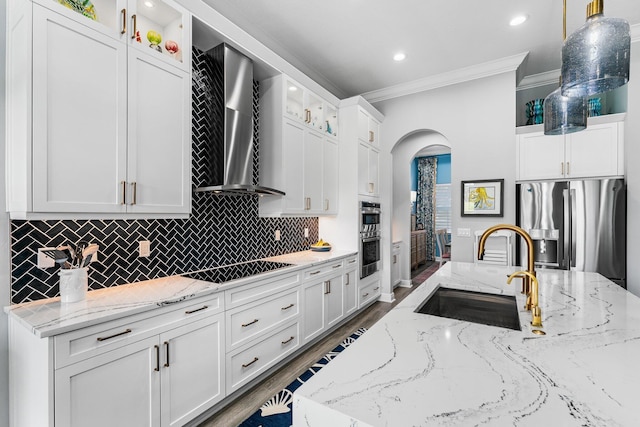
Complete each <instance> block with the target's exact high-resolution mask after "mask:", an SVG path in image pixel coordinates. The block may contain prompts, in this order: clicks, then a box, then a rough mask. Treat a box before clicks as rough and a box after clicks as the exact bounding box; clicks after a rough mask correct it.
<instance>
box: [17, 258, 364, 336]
mask: <svg viewBox="0 0 640 427" xmlns="http://www.w3.org/2000/svg"><path fill="white" fill-rule="evenodd" d="M355 254H356V252H353V251H343V250H336V249H333V250H331V251H330V252H312V251H310V250H308V251H301V252H294V253H290V254H284V255H279V256H274V257H269V258H264V260H267V261H275V262H284V263H288V264H292V266H290V267H285V268H281V269H278V270H273V271H269V272H266V273H261V274H257V275H254V276H249V277H245V278H242V279H237V280H232V281H230V282H226V283H223V284H219V283H211V282H205V281H202V280H196V279H191V278H188V277H183V276H180V275H175V276H167V277H162V278H158V279H152V280H145V281H141V282H136V283H130V284H125V285H118V286H113V287H110V288H105V289H97V290H92V291H89V292H87V297H86V299H84V300H82V301H78V302H73V303H62V302H61V301H60V297H56V298H48V299H42V300H38V301H33V302H28V303H23V304H16V305H11V306H8V307H5V312H6V313H7V314H8V315H9V316H11V317H12V318H14V319H16V320H18V321H19V322H20V323H21V324H22V325H23V326H25V327H27V328H28V329H29V330H31V331H32V332H33V333H34V334H35V335H36V336H38V337H40V338H44V337H49V336H53V335H58V334H61V333H65V332H69V331H73V330H76V329H80V328H84V327H87V326H91V325H95V324H98V323H101V322H105V321H109V320H114V319H118V318H122V317H125V316H130V315H133V314H137V313H143V312H146V311H149V310H154V309H158V308H161V307H164V306H167V305H171V304H173V303H175V302H181V301H188V300H190V299H194V298H198V297H203V296H207V295H211V294H214V293H216V292H220V291H224V290H225V289H230V288H232V287H236V286H242V285H245V284H248V283H251V282H252V281H255V280H263V279H268V278H270V277H276V276H277V275H284V274H289V273H293V272H295V271H298V270H302V269H304V268H308V267H312V266H314V265H317V264H319V263H324V262H327V261H331V260H332V259H336V260H337V259H342V258H345V257H348V256H352V255H355ZM89 280H91V273H89Z"/></svg>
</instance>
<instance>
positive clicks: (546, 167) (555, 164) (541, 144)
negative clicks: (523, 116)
mask: <svg viewBox="0 0 640 427" xmlns="http://www.w3.org/2000/svg"><path fill="white" fill-rule="evenodd" d="M517 151H518V168H517V174H516V175H517V176H516V179H519V180H529V179H554V178H563V174H564V136H563V135H545V134H543V133H542V132H536V133H528V134H523V135H519V136H518V146H517Z"/></svg>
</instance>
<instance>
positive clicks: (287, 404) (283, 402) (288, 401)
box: [240, 328, 367, 427]
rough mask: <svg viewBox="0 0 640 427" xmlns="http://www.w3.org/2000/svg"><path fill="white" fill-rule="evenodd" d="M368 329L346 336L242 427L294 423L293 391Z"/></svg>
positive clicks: (288, 426) (288, 424) (265, 404)
mask: <svg viewBox="0 0 640 427" xmlns="http://www.w3.org/2000/svg"><path fill="white" fill-rule="evenodd" d="M366 331H367V330H366V329H365V328H360V329H358V330H357V331H355V332H354V333H353V334H351V335H350V336H349V337H347V338H345V339H344V341H342V342H341V343H340V345H338V346H337V347H336V348H334V349H333V350H331V351H330V352H329V353H327V354H325V355H324V357H323V358H322V359H320V360H318V361H317V362H316V363H314V364H313V365H312V366H311V367H310V368H309V369H307V370H306V371H305V372H304V373H303V374H302V375H300V376H299V377H298V378H296V379H295V380H294V381H293V382H292V383H291V384H289V385H288V386H287V388H285V389H282V390H280V392H279V393H277V394H276V395H275V396H273V397H272V398H271V399H269V400H267V401H266V402H265V403H264V404H263V405H262V406H261V407H260V409H258V410H257V411H256V412H254V413H253V415H251V416H250V417H249V418H247V419H246V420H245V421H244V422H243V423H242V424H240V427H290V426H291V423H292V419H293V418H292V414H293V412H292V411H293V408H292V402H293V392H294V391H296V389H297V388H298V387H300V386H301V385H302V384H304V383H305V382H307V381H308V380H309V378H311V377H312V376H314V375H315V374H316V373H317V372H318V371H319V370H320V369H322V368H324V367H325V365H326V364H327V363H329V362H331V361H332V360H333V359H334V358H335V357H336V356H337V355H338V354H340V352H341V351H343V350H344V349H345V348H347V347H349V346H350V345H351V344H352V343H353V342H354V341H355V340H357V339H358V338H360V336H361V335H362V334H364V333H365V332H366Z"/></svg>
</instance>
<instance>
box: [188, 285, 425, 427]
mask: <svg viewBox="0 0 640 427" xmlns="http://www.w3.org/2000/svg"><path fill="white" fill-rule="evenodd" d="M415 288H416V286H413V287H411V288H403V287H397V288H395V289H394V293H395V298H396V300H395V301H394V302H393V303H384V302H376V303H374V304H372V305H371V306H369V307H368V308H367V309H365V310H364V311H363V312H362V313H359V314H358V315H357V316H355V317H354V318H352V319H350V320H349V321H347V322H346V323H345V324H343V325H341V326H339V327H338V328H336V329H335V330H334V331H333V332H332V333H330V334H329V335H327V336H326V337H324V338H323V339H321V340H320V341H318V342H317V343H315V344H314V345H312V346H311V347H310V348H309V349H308V350H306V351H304V352H303V353H301V354H300V355H298V356H297V357H296V358H294V359H293V360H291V362H289V363H288V364H286V365H285V366H284V367H282V368H280V369H279V370H278V371H276V372H274V373H273V374H272V375H270V376H269V377H267V378H266V379H265V380H263V381H261V382H260V383H258V384H256V385H255V386H254V387H253V388H251V389H250V390H248V391H247V392H246V393H244V394H243V395H242V396H240V397H239V398H237V399H236V400H234V401H233V402H232V403H231V404H229V405H228V406H226V407H225V408H223V409H221V410H220V411H218V412H217V413H216V414H214V415H213V416H212V417H211V418H209V419H208V420H207V421H205V422H203V423H202V424H200V427H232V426H237V425H239V424H240V423H241V422H242V421H244V420H245V419H247V418H248V417H249V416H250V415H251V414H253V413H254V412H255V411H257V410H258V409H259V408H260V406H262V404H263V403H264V402H266V401H267V400H268V399H269V398H271V396H273V395H274V394H276V393H277V392H279V391H280V390H282V389H283V388H285V387H286V386H287V385H289V383H291V382H292V381H293V380H295V379H296V378H297V377H298V376H300V375H301V374H302V373H303V372H304V371H306V370H307V369H308V368H309V367H310V366H312V365H313V364H314V363H315V362H316V361H318V360H319V359H320V358H322V357H323V356H324V355H325V354H326V353H328V352H329V351H331V350H333V348H335V347H336V346H337V345H338V344H340V343H341V342H342V340H344V339H345V338H346V337H348V336H349V335H351V334H352V333H353V331H355V330H357V329H359V328H370V327H371V326H372V325H373V324H374V323H376V322H377V321H378V320H380V318H382V317H383V316H384V315H385V314H387V313H388V312H389V310H391V309H392V308H393V307H395V306H396V305H397V304H398V303H399V302H400V301H402V300H403V299H404V298H405V297H406V296H407V295H409V294H410V293H411V292H412V291H413V290H414V289H415Z"/></svg>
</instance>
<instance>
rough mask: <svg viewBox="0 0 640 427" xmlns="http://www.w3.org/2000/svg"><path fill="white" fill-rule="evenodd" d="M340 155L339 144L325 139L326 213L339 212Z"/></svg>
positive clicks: (323, 172)
mask: <svg viewBox="0 0 640 427" xmlns="http://www.w3.org/2000/svg"><path fill="white" fill-rule="evenodd" d="M339 161H340V160H339V156H338V144H337V143H336V142H334V141H332V140H330V139H327V138H325V140H324V154H323V157H322V165H323V170H322V174H323V181H324V182H323V185H322V193H323V196H324V198H323V206H322V212H323V213H325V214H337V213H338V177H339V171H340V167H339V166H340V165H339V163H338V162H339Z"/></svg>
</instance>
